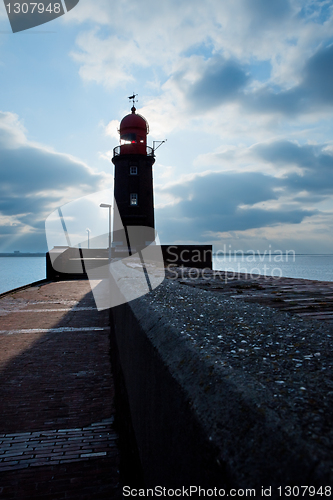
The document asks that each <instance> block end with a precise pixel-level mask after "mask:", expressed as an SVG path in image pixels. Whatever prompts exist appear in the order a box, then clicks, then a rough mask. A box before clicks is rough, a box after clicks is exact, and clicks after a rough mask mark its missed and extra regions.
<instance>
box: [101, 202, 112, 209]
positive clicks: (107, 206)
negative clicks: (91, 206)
mask: <svg viewBox="0 0 333 500" xmlns="http://www.w3.org/2000/svg"><path fill="white" fill-rule="evenodd" d="M100 207H102V208H111V207H112V205H108V204H107V203H101V204H100Z"/></svg>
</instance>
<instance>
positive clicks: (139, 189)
mask: <svg viewBox="0 0 333 500" xmlns="http://www.w3.org/2000/svg"><path fill="white" fill-rule="evenodd" d="M112 162H113V163H114V165H115V173H114V196H115V200H116V202H117V205H118V210H119V213H120V217H121V219H122V222H123V224H124V226H149V227H151V228H154V227H155V219H154V194H153V164H154V163H155V158H154V157H153V156H146V155H143V154H119V155H118V156H114V157H113V159H112ZM131 167H136V169H137V173H136V174H131ZM132 171H133V169H132ZM131 194H137V196H138V198H137V205H131V199H130V196H131Z"/></svg>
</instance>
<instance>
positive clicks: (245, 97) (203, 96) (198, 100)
mask: <svg viewBox="0 0 333 500" xmlns="http://www.w3.org/2000/svg"><path fill="white" fill-rule="evenodd" d="M256 3H258V5H259V3H261V2H259V0H256ZM263 3H264V2H263ZM266 3H267V5H270V2H266ZM266 3H265V5H266ZM267 9H268V11H269V12H271V13H273V12H274V10H270V9H271V7H267ZM268 11H267V12H268ZM281 12H282V11H281ZM267 15H268V14H267ZM281 15H282V13H281ZM254 67H255V66H253V67H252V69H253V68H254ZM250 72H251V65H242V64H240V63H239V62H237V61H236V60H228V61H226V60H225V59H223V58H222V57H220V56H215V57H212V58H211V59H210V60H209V61H207V62H206V65H205V69H204V71H203V74H202V76H201V77H200V78H199V79H198V80H197V81H196V82H195V83H193V84H192V85H188V86H185V87H184V84H183V81H182V84H180V81H181V80H182V77H183V75H182V74H179V75H177V77H175V81H176V82H177V80H178V82H177V83H178V85H179V86H181V87H183V91H184V92H186V97H187V99H188V100H189V102H190V103H191V107H192V108H195V109H196V110H200V111H203V110H209V109H211V108H212V107H214V106H220V105H221V104H224V103H226V102H232V101H238V102H239V103H240V104H242V106H244V108H245V109H246V110H248V111H249V112H255V113H279V114H282V115H285V116H297V115H301V114H303V113H308V112H313V111H316V110H317V109H318V108H322V107H325V106H326V107H327V106H331V105H333V45H332V46H329V47H324V48H321V49H320V50H318V51H317V52H316V53H315V54H314V55H313V56H312V57H311V58H310V59H308V60H307V61H306V62H305V64H304V67H303V70H302V72H301V81H300V83H299V84H298V85H295V86H294V87H292V88H290V89H287V90H285V89H282V88H281V87H278V86H275V87H273V86H271V85H269V84H267V85H265V86H263V87H261V88H260V89H259V90H255V91H247V92H244V90H245V88H246V86H247V85H248V83H249V82H250V80H251V78H252V77H253V78H254V77H255V76H256V75H255V74H253V75H251V74H250Z"/></svg>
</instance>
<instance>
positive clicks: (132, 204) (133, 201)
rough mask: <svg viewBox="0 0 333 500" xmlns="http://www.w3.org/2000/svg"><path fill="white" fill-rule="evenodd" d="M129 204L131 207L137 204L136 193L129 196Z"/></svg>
mask: <svg viewBox="0 0 333 500" xmlns="http://www.w3.org/2000/svg"><path fill="white" fill-rule="evenodd" d="M130 204H131V206H132V207H134V206H136V205H137V204H138V195H137V193H131V195H130Z"/></svg>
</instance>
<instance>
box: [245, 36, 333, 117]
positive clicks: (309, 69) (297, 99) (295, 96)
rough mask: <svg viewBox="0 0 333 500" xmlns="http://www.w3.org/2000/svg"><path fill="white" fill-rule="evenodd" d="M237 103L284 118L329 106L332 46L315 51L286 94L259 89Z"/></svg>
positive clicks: (332, 79)
mask: <svg viewBox="0 0 333 500" xmlns="http://www.w3.org/2000/svg"><path fill="white" fill-rule="evenodd" d="M241 102H242V103H243V105H244V106H245V107H246V108H247V109H249V110H251V111H256V112H262V113H271V112H275V113H280V114H284V115H287V116H292V115H299V114H302V113H307V112H309V111H315V110H316V109H317V108H318V107H322V106H327V105H329V106H331V105H332V104H333V45H331V46H329V47H324V48H321V49H320V50H318V51H317V52H316V53H315V54H314V55H313V56H312V57H311V58H310V59H309V60H308V61H307V62H306V63H305V65H304V68H303V72H302V81H301V82H300V84H299V85H296V86H294V87H292V88H291V89H288V90H282V89H279V88H275V89H273V88H271V87H269V86H266V87H263V88H261V89H260V90H258V91H256V92H253V93H252V94H247V95H243V96H242V99H241Z"/></svg>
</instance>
